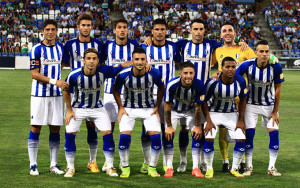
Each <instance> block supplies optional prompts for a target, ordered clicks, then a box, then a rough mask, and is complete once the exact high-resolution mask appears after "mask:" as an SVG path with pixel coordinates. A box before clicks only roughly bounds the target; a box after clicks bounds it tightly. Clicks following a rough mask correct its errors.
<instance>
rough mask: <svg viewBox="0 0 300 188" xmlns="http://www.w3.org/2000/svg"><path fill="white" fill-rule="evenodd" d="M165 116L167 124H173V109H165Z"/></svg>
mask: <svg viewBox="0 0 300 188" xmlns="http://www.w3.org/2000/svg"><path fill="white" fill-rule="evenodd" d="M165 118H166V122H167V125H172V123H171V110H165Z"/></svg>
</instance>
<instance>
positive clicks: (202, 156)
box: [199, 146, 205, 164]
mask: <svg viewBox="0 0 300 188" xmlns="http://www.w3.org/2000/svg"><path fill="white" fill-rule="evenodd" d="M199 163H200V164H202V163H205V161H204V152H203V146H201V148H200V156H199Z"/></svg>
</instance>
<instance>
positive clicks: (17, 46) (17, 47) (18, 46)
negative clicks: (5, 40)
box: [15, 43, 21, 53]
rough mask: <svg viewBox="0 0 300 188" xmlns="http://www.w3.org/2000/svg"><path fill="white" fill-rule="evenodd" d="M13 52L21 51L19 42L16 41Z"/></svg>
mask: <svg viewBox="0 0 300 188" xmlns="http://www.w3.org/2000/svg"><path fill="white" fill-rule="evenodd" d="M15 52H16V53H19V52H21V50H20V44H19V43H16V47H15Z"/></svg>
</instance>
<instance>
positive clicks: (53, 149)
mask: <svg viewBox="0 0 300 188" xmlns="http://www.w3.org/2000/svg"><path fill="white" fill-rule="evenodd" d="M59 145H60V142H49V149H50V161H51V162H50V167H52V166H56V165H57V159H58V153H59Z"/></svg>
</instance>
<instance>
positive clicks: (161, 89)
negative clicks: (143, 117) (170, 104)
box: [151, 84, 165, 121]
mask: <svg viewBox="0 0 300 188" xmlns="http://www.w3.org/2000/svg"><path fill="white" fill-rule="evenodd" d="M164 91H165V86H164V84H162V85H161V86H160V87H159V88H158V91H157V100H156V105H155V108H154V110H153V112H152V113H151V115H153V114H156V115H157V117H158V119H159V121H160V115H159V107H160V104H161V102H162V100H163V97H164Z"/></svg>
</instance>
